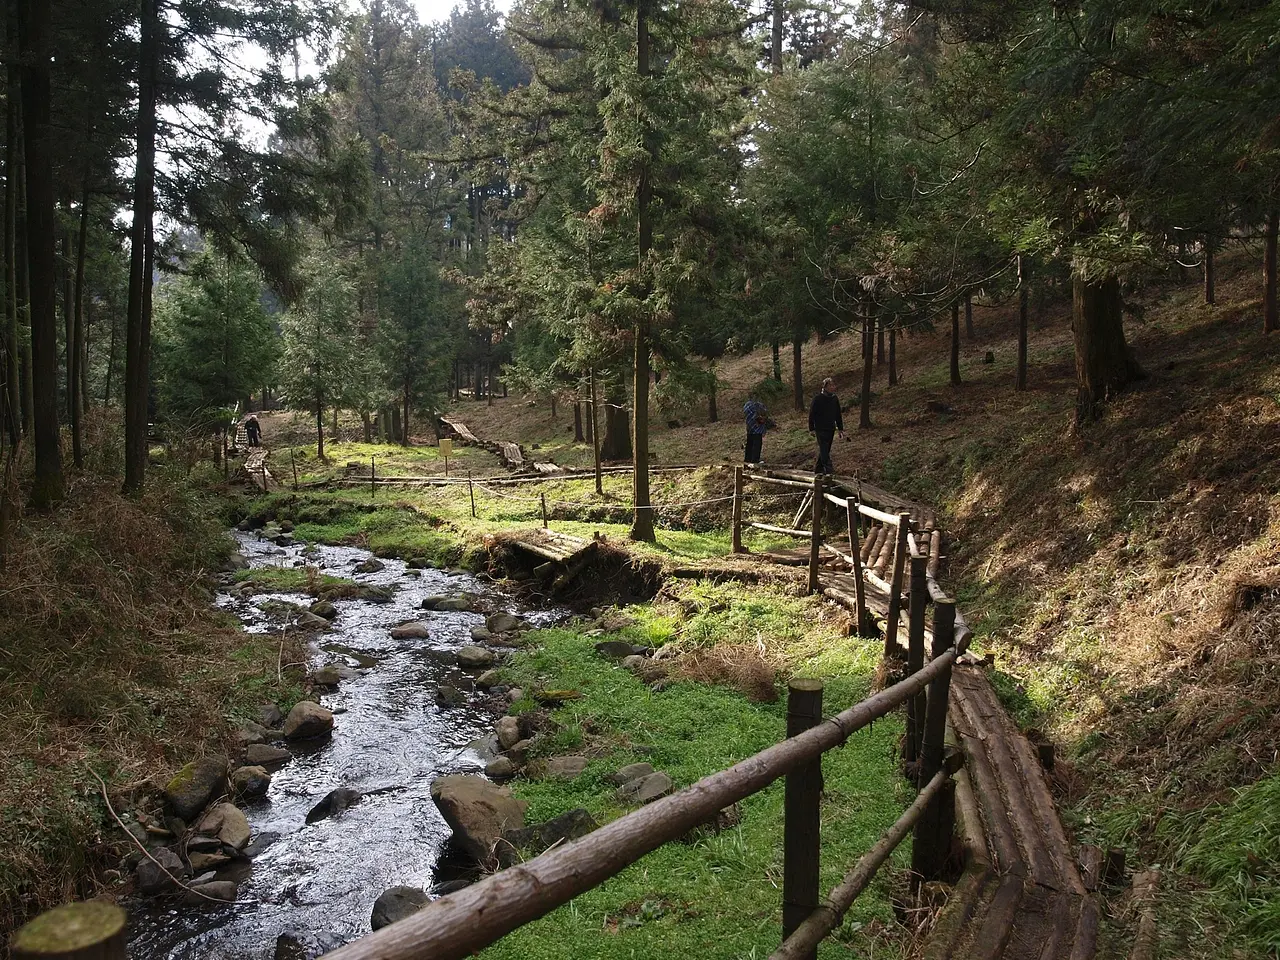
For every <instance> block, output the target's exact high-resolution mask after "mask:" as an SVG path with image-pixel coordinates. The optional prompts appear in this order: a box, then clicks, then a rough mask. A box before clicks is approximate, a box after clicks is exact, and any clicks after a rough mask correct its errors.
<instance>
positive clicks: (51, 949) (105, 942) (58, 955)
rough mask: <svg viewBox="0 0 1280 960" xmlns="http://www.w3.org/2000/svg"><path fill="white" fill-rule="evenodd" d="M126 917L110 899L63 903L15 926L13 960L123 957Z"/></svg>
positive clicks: (117, 959) (122, 959)
mask: <svg viewBox="0 0 1280 960" xmlns="http://www.w3.org/2000/svg"><path fill="white" fill-rule="evenodd" d="M125 920H126V916H125V912H124V911H123V910H121V909H120V908H119V907H117V906H116V905H115V904H113V903H103V902H102V901H99V900H87V901H84V902H81V903H64V904H63V905H62V906H60V907H55V908H54V909H52V910H50V911H48V912H47V913H42V914H40V916H38V917H36V918H35V919H34V920H32V921H31V922H30V923H28V924H27V925H26V926H24V927H22V928H21V929H20V930H18V932H17V933H16V934H15V935H14V937H13V943H12V946H13V957H14V960H125V956H126V955H125Z"/></svg>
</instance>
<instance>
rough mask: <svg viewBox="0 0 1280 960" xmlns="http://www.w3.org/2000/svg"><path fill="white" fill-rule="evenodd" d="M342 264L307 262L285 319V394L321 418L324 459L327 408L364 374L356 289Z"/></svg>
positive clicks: (320, 445) (282, 331)
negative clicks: (362, 370) (301, 284)
mask: <svg viewBox="0 0 1280 960" xmlns="http://www.w3.org/2000/svg"><path fill="white" fill-rule="evenodd" d="M337 267H338V265H337V264H335V263H332V262H328V261H325V260H323V259H322V258H319V257H315V256H313V257H311V258H309V259H308V260H307V262H306V263H304V264H303V268H302V276H303V277H304V280H303V284H304V285H303V288H302V292H301V295H300V296H299V297H298V299H297V301H296V302H295V303H294V304H293V305H292V306H290V308H289V309H288V310H287V311H285V313H284V315H283V316H282V317H281V319H280V334H281V357H280V383H281V386H282V387H283V388H284V391H285V400H286V401H287V402H288V404H289V405H290V406H291V407H293V408H294V409H297V410H310V411H311V412H312V413H314V414H315V418H316V455H317V456H318V457H320V459H322V460H323V459H324V457H325V454H324V414H325V410H326V409H327V408H328V407H329V406H330V405H331V404H332V403H333V401H334V399H335V398H337V397H340V396H342V394H343V391H344V390H345V389H347V388H348V387H349V386H350V384H351V382H352V381H353V380H354V379H355V378H356V376H357V374H358V372H359V371H358V351H359V337H358V332H357V328H356V322H355V321H356V305H355V290H354V288H353V286H352V284H351V282H350V281H349V280H347V279H346V278H345V277H344V276H342V274H341V272H340V271H339V270H338V269H337Z"/></svg>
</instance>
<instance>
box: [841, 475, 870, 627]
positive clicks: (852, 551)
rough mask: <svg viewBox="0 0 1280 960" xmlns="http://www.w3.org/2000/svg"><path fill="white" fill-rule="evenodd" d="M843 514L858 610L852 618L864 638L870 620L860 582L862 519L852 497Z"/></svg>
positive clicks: (863, 587)
mask: <svg viewBox="0 0 1280 960" xmlns="http://www.w3.org/2000/svg"><path fill="white" fill-rule="evenodd" d="M845 512H846V513H847V514H848V517H849V559H850V560H851V561H852V562H853V589H854V594H855V599H856V600H857V603H856V604H855V606H856V607H857V608H858V609H857V610H856V611H855V613H854V616H855V617H857V619H858V636H860V637H865V636H868V635H869V634H870V633H871V618H870V617H869V616H868V615H867V588H866V586H865V585H864V584H863V582H862V544H861V542H860V540H859V537H858V527H859V526H860V524H861V522H862V518H861V517H860V516H859V515H858V504H857V501H855V500H854V498H853V497H852V496H850V497H849V499H848V500H846V501H845Z"/></svg>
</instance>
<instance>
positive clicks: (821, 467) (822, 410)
mask: <svg viewBox="0 0 1280 960" xmlns="http://www.w3.org/2000/svg"><path fill="white" fill-rule="evenodd" d="M809 432H810V433H812V434H814V435H815V436H816V437H817V438H818V465H817V466H816V467H814V468H813V472H814V473H835V472H836V468H835V467H834V466H832V464H831V444H832V442H833V441H834V440H835V438H836V433H837V432H838V433H839V434H840V439H841V440H843V439H844V417H842V416H841V415H840V398H839V397H837V396H836V384H835V381H834V380H832V379H831V378H830V377H827V378H826V379H825V380H823V381H822V392H821V393H819V394H818V395H817V396H816V397H814V398H813V403H812V404H811V405H810V406H809Z"/></svg>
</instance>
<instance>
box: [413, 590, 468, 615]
mask: <svg viewBox="0 0 1280 960" xmlns="http://www.w3.org/2000/svg"><path fill="white" fill-rule="evenodd" d="M474 607H475V603H474V602H473V601H472V599H471V598H470V597H468V596H465V595H463V594H453V595H445V594H439V595H436V596H432V597H427V598H426V599H424V600H423V601H422V609H423V610H441V611H463V612H465V611H469V610H471V609H473V608H474Z"/></svg>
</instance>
